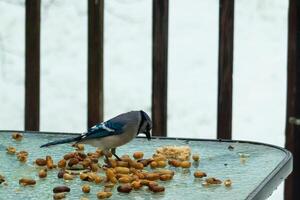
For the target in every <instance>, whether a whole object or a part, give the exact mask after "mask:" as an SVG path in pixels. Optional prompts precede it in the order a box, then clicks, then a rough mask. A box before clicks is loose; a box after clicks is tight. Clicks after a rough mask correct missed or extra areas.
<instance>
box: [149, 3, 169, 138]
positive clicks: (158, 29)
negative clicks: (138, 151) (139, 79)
mask: <svg viewBox="0 0 300 200" xmlns="http://www.w3.org/2000/svg"><path fill="white" fill-rule="evenodd" d="M152 17H153V22H152V23H153V26H152V31H153V33H152V37H153V38H152V120H153V130H152V134H153V135H155V136H166V135H167V93H168V91H167V82H168V18H169V1H168V0H153V16H152Z"/></svg>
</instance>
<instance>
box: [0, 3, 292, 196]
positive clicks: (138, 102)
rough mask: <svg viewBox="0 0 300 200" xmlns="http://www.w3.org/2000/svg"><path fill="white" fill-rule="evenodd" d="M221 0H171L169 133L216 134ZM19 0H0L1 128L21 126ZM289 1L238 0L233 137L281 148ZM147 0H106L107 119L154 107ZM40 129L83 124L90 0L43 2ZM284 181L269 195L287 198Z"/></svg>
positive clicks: (78, 129)
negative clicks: (219, 3) (88, 4)
mask: <svg viewBox="0 0 300 200" xmlns="http://www.w3.org/2000/svg"><path fill="white" fill-rule="evenodd" d="M218 2H219V1H218V0H170V10H169V12H170V16H169V69H168V70H169V74H168V135H169V136H178V137H197V138H215V135H216V114H217V72H218V70H217V67H218V66H217V64H218V59H217V58H218V20H219V16H218V11H219V7H218ZM24 15H25V10H24V0H0V91H1V93H0V129H14V130H15V129H19V130H22V129H23V128H24V72H25V69H24V36H25V34H24V30H25V29H24V28H25V27H24V26H25V24H24V23H25V18H24V17H25V16H24ZM287 15H288V1H287V0H251V1H250V0H236V1H235V25H234V26H235V32H234V39H235V40H234V42H235V43H234V88H233V89H234V90H233V139H239V140H254V141H260V142H267V143H271V144H275V145H279V146H284V142H285V139H284V127H285V109H286V65H287V20H288V18H287ZM151 21H152V1H151V0H106V1H105V39H104V41H105V48H104V51H105V55H104V56H105V60H104V66H105V69H104V73H105V74H104V77H105V80H104V81H105V82H104V89H105V91H104V92H105V102H104V104H105V119H108V118H110V117H113V116H115V115H117V114H119V113H122V112H126V111H129V110H136V109H143V110H145V111H147V112H148V113H149V114H151V73H152V72H151V52H152V51H151V34H152V25H151ZM41 29H42V30H41V130H42V131H67V132H83V131H85V130H86V128H87V127H86V125H87V122H86V120H87V115H86V112H87V110H86V106H87V3H86V1H82V0H76V1H75V0H60V1H58V0H43V1H42V23H41ZM282 185H283V184H281V186H280V187H279V188H278V190H276V191H275V192H274V193H273V195H272V196H271V197H270V199H272V200H275V199H276V200H279V199H283V187H282Z"/></svg>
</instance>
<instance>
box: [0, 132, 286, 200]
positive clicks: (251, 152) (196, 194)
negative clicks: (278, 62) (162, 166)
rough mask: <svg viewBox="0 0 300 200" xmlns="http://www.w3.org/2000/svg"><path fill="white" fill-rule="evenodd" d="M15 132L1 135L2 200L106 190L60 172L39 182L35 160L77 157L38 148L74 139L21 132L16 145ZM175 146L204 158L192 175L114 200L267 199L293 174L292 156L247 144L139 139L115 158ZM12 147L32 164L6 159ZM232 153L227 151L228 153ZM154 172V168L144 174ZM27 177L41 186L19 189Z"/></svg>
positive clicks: (179, 174)
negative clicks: (209, 182) (85, 188)
mask: <svg viewBox="0 0 300 200" xmlns="http://www.w3.org/2000/svg"><path fill="white" fill-rule="evenodd" d="M11 134H12V132H6V131H2V132H0V175H3V176H5V177H6V180H7V185H0V194H1V195H0V196H1V198H0V199H52V195H53V192H52V189H53V188H54V187H55V186H58V185H67V186H68V187H70V188H71V192H70V193H69V194H67V197H66V199H80V198H82V197H86V198H88V199H90V200H93V199H97V196H96V193H97V192H99V191H102V190H103V187H104V186H103V184H93V183H91V184H90V186H91V192H90V193H89V194H84V193H83V192H82V191H81V187H82V185H83V184H85V183H86V182H83V181H81V180H80V179H79V178H76V179H74V180H71V181H67V182H66V181H64V180H63V179H58V178H57V173H58V169H53V170H49V171H48V176H47V178H46V179H43V180H41V179H39V177H38V176H37V172H38V168H37V167H36V165H35V164H34V161H35V160H36V159H37V158H44V157H46V156H47V155H51V156H52V158H53V160H54V162H55V163H57V162H58V161H59V160H60V159H62V157H63V155H65V154H66V153H68V152H71V151H74V148H73V147H72V146H71V145H70V144H63V145H57V146H54V147H50V148H39V146H40V145H42V144H44V143H47V142H49V141H53V140H57V139H62V138H67V137H72V134H63V133H40V132H35V133H33V132H23V136H24V138H23V140H22V141H15V140H13V139H12V138H11ZM169 145H172V146H173V145H176V146H189V147H190V148H191V153H192V154H195V153H197V154H200V158H201V159H200V162H199V163H197V162H193V160H192V159H191V162H192V166H191V167H190V168H189V169H183V168H175V167H172V166H169V165H168V166H167V167H166V168H167V169H171V170H174V171H175V175H174V178H173V179H172V180H170V181H167V182H162V181H161V182H160V181H159V184H160V185H163V186H164V187H165V192H163V193H152V192H150V191H149V190H147V189H146V188H143V189H142V190H138V191H132V192H131V193H129V194H123V193H119V192H118V191H117V189H116V187H114V189H113V195H112V196H111V197H110V199H136V200H138V199H202V200H206V199H207V200H208V199H209V200H211V199H224V200H225V199H230V200H235V199H236V200H241V199H265V198H267V197H268V196H269V195H271V193H272V192H273V190H275V189H276V187H277V186H278V185H279V184H280V182H282V181H283V180H284V179H285V178H286V177H287V176H288V174H289V173H291V171H292V156H291V154H290V153H289V152H288V151H287V150H285V149H283V148H280V147H276V146H272V145H267V144H260V143H254V142H246V141H224V140H201V139H178V138H153V139H152V140H151V141H148V140H146V139H145V138H136V139H134V140H133V141H131V142H130V143H128V144H126V145H124V146H122V147H119V148H117V154H118V155H123V154H128V155H132V154H133V153H134V152H136V151H143V152H144V155H145V156H144V157H146V158H149V157H151V156H152V155H153V153H155V150H156V149H157V148H158V147H163V146H169ZM8 146H13V147H15V148H16V149H17V151H21V150H26V151H28V152H29V157H28V161H27V162H26V163H20V162H19V161H18V160H17V158H16V156H14V155H9V154H7V153H6V148H7V147H8ZM229 146H230V147H233V148H228V147H229ZM93 151H95V148H94V147H90V146H88V145H86V146H85V152H93ZM99 162H100V163H103V159H100V160H99ZM145 169H146V170H148V171H152V169H151V168H150V167H147V168H145ZM196 170H201V171H204V172H205V173H206V174H207V176H208V177H215V178H218V179H220V180H222V181H224V180H226V179H230V180H231V181H232V186H231V187H225V186H224V185H223V184H221V185H217V186H209V187H207V186H203V184H202V182H203V181H204V179H198V178H194V175H193V174H194V172H195V171H196ZM99 174H100V175H102V176H104V174H103V172H99ZM23 177H29V178H32V179H35V180H36V181H37V184H36V185H35V186H33V187H23V186H20V185H19V179H20V178H23Z"/></svg>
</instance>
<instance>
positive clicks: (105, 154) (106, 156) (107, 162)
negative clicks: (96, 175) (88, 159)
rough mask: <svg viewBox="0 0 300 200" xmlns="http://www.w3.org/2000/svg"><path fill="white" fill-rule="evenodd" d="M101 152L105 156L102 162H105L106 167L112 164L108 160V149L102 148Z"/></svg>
mask: <svg viewBox="0 0 300 200" xmlns="http://www.w3.org/2000/svg"><path fill="white" fill-rule="evenodd" d="M103 154H104V156H105V161H104V162H105V163H106V164H107V165H106V166H107V167H108V168H110V167H111V166H112V165H111V163H110V160H109V159H108V155H109V151H108V150H103Z"/></svg>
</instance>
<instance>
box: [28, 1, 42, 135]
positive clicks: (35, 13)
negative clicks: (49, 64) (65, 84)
mask: <svg viewBox="0 0 300 200" xmlns="http://www.w3.org/2000/svg"><path fill="white" fill-rule="evenodd" d="M25 6H26V8H25V130H30V131H38V130H39V125H40V21H41V1H40V0H34V1H33V0H26V4H25Z"/></svg>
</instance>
